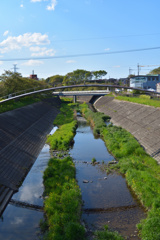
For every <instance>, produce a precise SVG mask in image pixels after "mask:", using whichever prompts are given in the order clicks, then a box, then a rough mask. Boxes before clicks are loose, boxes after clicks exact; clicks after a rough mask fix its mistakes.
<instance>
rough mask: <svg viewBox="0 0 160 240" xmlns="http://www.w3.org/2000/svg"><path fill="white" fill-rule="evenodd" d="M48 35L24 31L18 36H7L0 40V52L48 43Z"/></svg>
mask: <svg viewBox="0 0 160 240" xmlns="http://www.w3.org/2000/svg"><path fill="white" fill-rule="evenodd" d="M49 43H50V41H49V39H48V35H47V34H44V35H42V34H41V33H32V34H31V33H25V34H23V35H19V36H18V37H11V36H10V37H8V38H7V39H6V40H4V41H2V42H0V53H6V52H9V51H12V50H20V49H21V48H22V47H30V46H33V45H45V44H49Z"/></svg>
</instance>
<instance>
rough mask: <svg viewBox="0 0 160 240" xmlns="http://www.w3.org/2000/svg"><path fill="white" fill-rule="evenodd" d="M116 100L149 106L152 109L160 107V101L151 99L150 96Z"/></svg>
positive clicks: (120, 97)
mask: <svg viewBox="0 0 160 240" xmlns="http://www.w3.org/2000/svg"><path fill="white" fill-rule="evenodd" d="M115 99H118V100H123V101H128V102H134V103H139V104H144V105H149V106H152V107H160V100H154V99H150V96H148V95H140V96H139V97H126V96H117V97H115Z"/></svg>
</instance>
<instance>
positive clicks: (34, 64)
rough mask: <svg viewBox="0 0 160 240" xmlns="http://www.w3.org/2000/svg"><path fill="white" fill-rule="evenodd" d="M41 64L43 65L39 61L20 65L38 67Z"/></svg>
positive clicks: (30, 61)
mask: <svg viewBox="0 0 160 240" xmlns="http://www.w3.org/2000/svg"><path fill="white" fill-rule="evenodd" d="M43 63H44V62H43V61H39V60H29V61H27V62H24V63H22V64H21V65H23V66H40V65H42V64H43Z"/></svg>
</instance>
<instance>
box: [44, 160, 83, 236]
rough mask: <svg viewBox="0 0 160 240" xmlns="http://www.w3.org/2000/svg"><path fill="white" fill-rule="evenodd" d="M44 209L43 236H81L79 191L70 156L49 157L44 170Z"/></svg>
mask: <svg viewBox="0 0 160 240" xmlns="http://www.w3.org/2000/svg"><path fill="white" fill-rule="evenodd" d="M43 178H44V186H45V195H46V196H48V198H46V200H45V202H44V210H45V214H46V219H47V225H48V229H47V231H46V232H45V234H44V239H45V240H77V239H81V240H83V239H84V234H85V231H84V227H83V226H82V225H81V224H80V216H81V204H82V202H81V192H80V189H79V187H78V185H77V182H76V180H75V167H74V164H73V161H72V159H71V158H70V157H66V158H64V159H62V160H60V159H56V158H53V159H50V161H49V164H48V167H47V169H46V170H45V172H44V177H43Z"/></svg>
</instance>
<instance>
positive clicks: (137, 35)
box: [51, 33, 160, 42]
mask: <svg viewBox="0 0 160 240" xmlns="http://www.w3.org/2000/svg"><path fill="white" fill-rule="evenodd" d="M154 35H160V33H144V34H130V35H117V36H107V37H88V38H74V39H60V40H53V41H51V42H73V41H85V40H98V39H108V38H128V37H143V36H154Z"/></svg>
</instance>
